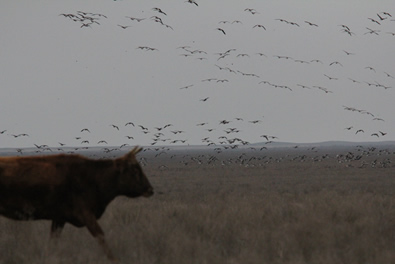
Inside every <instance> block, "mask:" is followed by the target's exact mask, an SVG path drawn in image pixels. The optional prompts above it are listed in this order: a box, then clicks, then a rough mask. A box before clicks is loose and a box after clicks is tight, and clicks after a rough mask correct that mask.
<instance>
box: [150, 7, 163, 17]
mask: <svg viewBox="0 0 395 264" xmlns="http://www.w3.org/2000/svg"><path fill="white" fill-rule="evenodd" d="M152 10H154V11H157V12H159V13H161V14H163V15H165V16H167V14H166V13H165V12H163V11H162V9H160V8H157V7H154V8H152Z"/></svg>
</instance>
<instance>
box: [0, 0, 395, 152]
mask: <svg viewBox="0 0 395 264" xmlns="http://www.w3.org/2000/svg"><path fill="white" fill-rule="evenodd" d="M196 3H197V4H198V6H196V5H195V4H193V3H188V2H187V1H184V0H169V1H129V0H117V1H113V0H95V1H80V0H78V1H64V0H62V1H2V2H1V3H0V25H1V26H0V36H1V37H0V47H1V48H0V58H1V60H0V87H1V88H0V89H1V96H0V132H3V131H4V130H6V131H4V132H3V133H2V134H0V147H32V146H34V145H33V144H37V145H43V144H46V145H49V146H60V145H59V142H60V143H63V144H66V146H97V145H99V146H100V145H102V146H119V145H121V144H124V143H127V144H130V145H150V144H152V143H155V144H156V145H169V144H183V145H185V144H209V143H215V144H221V143H229V141H230V143H232V141H233V143H234V144H239V143H242V141H244V142H249V143H256V142H265V141H267V138H268V139H269V140H274V141H287V142H296V143H298V142H320V141H330V140H345V141H386V140H395V133H394V129H395V119H394V112H395V111H394V110H395V104H394V98H395V67H394V66H395V65H394V62H395V52H394V47H395V4H394V2H393V1H368V0H350V1H307V0H306V1H285V0H279V1H233V0H232V1H231V0H216V1H211V0H196ZM154 8H159V9H160V10H161V11H163V13H165V14H166V15H165V14H163V13H161V12H158V10H154ZM248 9H251V10H248ZM61 14H64V15H61ZM70 14H71V15H70ZM99 14H100V15H99ZM391 16H392V17H391ZM128 17H132V18H141V19H144V20H142V21H140V22H138V21H137V20H132V19H130V18H128ZM84 24H85V25H86V26H84ZM121 26H122V27H126V28H122V27H121ZM218 28H219V29H221V30H219V29H218ZM222 30H223V31H222ZM184 46H186V47H184ZM139 47H140V48H139ZM181 47H184V48H181ZM149 48H152V50H150V49H149ZM228 50H230V51H229V52H226V51H228ZM221 55H222V56H221ZM184 87H186V88H184ZM224 120H226V121H229V123H227V122H224V123H226V124H221V121H224ZM128 122H132V123H133V124H134V126H133V125H132V124H129V125H126V124H127V123H128ZM203 123H204V124H203ZM168 124H171V126H167V127H165V128H164V126H166V125H168ZM112 125H115V126H117V127H118V128H119V130H118V129H117V128H116V127H114V126H112ZM125 125H126V126H125ZM141 126H143V127H145V128H147V130H146V129H143V128H142V127H141ZM84 128H87V129H89V131H90V132H88V131H82V132H81V130H83V129H84ZM347 128H349V129H347ZM360 130H363V131H360ZM180 131H182V132H180ZM158 133H162V134H158ZM23 134H28V136H24V135H23ZM126 136H129V137H133V138H130V139H129V138H127V137H126ZM265 136H267V138H266V137H265ZM271 137H276V138H271ZM236 138H237V139H236ZM235 139H236V141H234V140H235ZM101 140H104V141H106V142H107V144H106V143H104V142H101V143H99V141H101ZM181 140H182V141H181ZM228 140H229V141H228ZM84 141H85V142H84ZM86 141H89V143H87V142H86ZM83 142H84V143H83Z"/></svg>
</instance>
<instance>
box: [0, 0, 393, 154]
mask: <svg viewBox="0 0 395 264" xmlns="http://www.w3.org/2000/svg"><path fill="white" fill-rule="evenodd" d="M185 4H190V5H192V6H194V7H196V8H201V5H199V3H198V2H197V1H194V0H188V1H185ZM146 11H147V12H145V14H146V16H144V17H135V16H125V17H124V21H125V23H118V24H116V26H117V27H119V28H120V29H121V30H128V29H130V28H133V27H137V26H139V25H141V24H143V23H155V24H158V25H160V26H162V27H163V28H164V29H166V30H172V31H175V30H177V28H176V27H175V26H174V25H169V24H168V22H167V21H166V20H167V18H168V17H169V16H170V14H169V12H168V11H167V10H164V9H163V8H159V7H152V8H151V9H150V10H146ZM240 11H243V12H245V13H246V14H249V15H251V16H256V17H258V16H259V14H261V11H260V10H256V9H254V8H245V9H244V10H240ZM59 16H61V17H64V18H65V19H68V20H70V21H73V22H75V23H77V24H78V26H79V27H80V28H82V29H88V30H89V29H91V30H93V29H96V27H99V26H100V25H102V23H104V22H103V21H106V22H107V21H109V20H110V19H111V17H109V16H107V15H105V14H101V13H92V12H86V11H76V12H74V13H62V14H59ZM260 20H262V19H261V18H260ZM260 20H256V21H257V23H252V24H251V25H249V26H248V27H249V28H250V30H252V31H262V32H267V31H269V30H271V28H270V26H271V25H273V22H272V23H270V24H269V25H266V24H264V23H262V22H258V21H260ZM274 20H275V21H276V23H283V24H284V25H289V26H290V27H296V28H301V27H311V28H317V29H318V28H320V25H319V23H318V22H314V21H313V22H311V21H307V20H304V21H303V22H299V21H291V20H290V19H284V18H276V19H274ZM394 21H395V19H393V18H392V14H391V13H389V12H385V11H382V12H378V13H372V16H371V17H368V18H367V19H366V22H367V23H369V24H368V26H365V30H364V32H363V33H362V35H371V36H381V35H383V34H385V35H389V36H395V32H391V31H386V32H382V31H381V29H380V27H381V26H382V25H383V24H389V23H394V25H395V22H394ZM236 25H244V22H243V21H242V20H236V19H235V20H229V21H228V20H219V21H218V26H217V27H213V31H217V32H218V34H222V35H224V36H226V35H229V34H231V33H229V32H232V28H231V27H234V26H236ZM336 26H337V27H338V28H339V34H346V35H348V36H350V37H355V36H356V35H357V33H356V31H354V29H352V28H351V26H348V25H345V24H340V25H336ZM135 49H136V51H142V52H160V48H158V47H152V46H149V45H147V46H137V47H135ZM174 49H175V50H176V51H177V52H178V55H179V56H180V57H183V58H185V59H187V60H191V63H192V61H214V63H213V64H212V67H213V72H216V73H217V74H215V75H217V76H214V77H209V78H205V79H201V80H199V82H196V83H190V84H188V85H185V86H182V87H177V88H176V89H179V90H183V91H188V90H191V89H195V88H196V87H197V86H199V85H203V84H204V83H207V84H218V85H228V83H230V82H232V80H233V79H234V78H236V77H237V78H248V79H249V80H256V85H258V86H260V87H264V88H274V89H284V90H287V91H290V92H291V91H295V90H305V89H306V90H316V91H319V92H322V93H323V94H331V93H335V92H336V91H335V90H334V89H331V87H328V86H325V85H321V84H306V83H294V84H282V83H278V81H275V80H274V81H273V80H269V79H266V78H264V77H262V76H261V74H259V73H257V72H255V73H252V72H246V71H244V70H242V69H240V68H237V67H236V66H233V63H232V62H233V61H234V60H237V59H243V58H245V59H248V58H252V57H254V58H262V59H263V60H271V61H273V60H277V61H278V62H281V63H284V62H286V61H289V62H292V63H295V64H296V65H299V64H300V65H311V66H312V67H316V65H324V66H325V67H326V69H329V68H332V67H340V68H344V67H345V66H344V64H345V63H344V62H343V61H338V60H333V61H326V62H325V61H324V60H321V59H301V58H294V57H291V56H288V55H279V54H270V53H269V52H253V53H246V52H242V51H240V49H239V48H233V49H227V50H224V51H220V52H214V53H213V52H211V51H208V50H203V49H199V48H195V47H193V45H191V44H189V45H182V46H177V47H174ZM341 52H343V55H344V56H343V58H344V59H345V58H346V57H352V56H356V54H355V53H354V52H353V51H347V50H342V51H341ZM361 71H366V73H368V72H369V73H371V74H373V76H375V78H377V79H376V80H375V81H370V80H369V81H365V80H356V79H354V78H351V77H344V76H332V75H331V74H329V73H327V72H325V71H323V72H322V79H323V80H326V81H330V82H331V83H335V82H338V81H339V80H342V81H348V82H349V84H350V85H351V84H354V85H358V86H359V87H362V86H363V87H371V88H376V89H381V90H382V91H387V90H390V89H392V86H391V84H392V83H393V82H394V81H395V77H394V76H395V74H392V73H389V71H384V70H379V69H376V68H374V67H372V66H370V65H365V66H363V67H362V68H361ZM219 75H221V76H227V77H221V78H220V77H218V76H219ZM377 80H380V81H377ZM210 99H211V96H210V95H207V96H205V95H202V96H201V97H200V98H198V99H197V100H198V101H199V102H201V103H202V104H208V103H209V102H210ZM343 108H344V110H345V111H351V112H355V113H359V114H361V115H365V116H367V117H369V118H370V119H371V120H372V121H374V122H377V127H378V129H377V130H376V131H369V132H366V133H369V134H370V136H371V137H372V138H382V137H385V136H386V135H387V133H388V132H386V131H382V129H380V128H379V127H380V123H384V122H385V120H384V118H381V117H380V115H376V114H373V113H372V111H369V110H365V109H358V108H356V107H354V106H344V105H343ZM241 123H243V126H244V127H245V126H248V129H251V130H255V131H258V132H257V141H259V140H261V141H264V142H265V143H266V144H268V143H271V142H273V141H274V140H278V137H277V136H276V135H270V134H268V133H262V131H263V127H262V126H260V125H262V124H263V123H264V118H263V116H262V115H261V116H260V117H259V118H255V119H253V118H250V119H247V118H245V117H244V118H243V117H232V118H228V119H223V120H218V122H217V123H216V124H213V123H209V122H200V123H197V124H196V127H198V128H199V129H201V131H202V138H201V143H202V144H204V145H220V146H223V147H227V146H230V147H233V148H237V146H239V145H249V144H250V143H251V142H249V141H248V140H244V139H242V138H241V137H239V136H236V135H238V133H240V132H241V129H240V128H239V126H238V125H239V124H241ZM108 126H109V127H110V128H111V129H113V130H114V132H118V134H117V137H123V138H124V139H125V143H124V144H122V145H121V146H120V147H119V148H118V149H120V148H123V147H126V146H129V145H135V144H139V142H138V140H137V139H138V138H139V137H140V136H141V135H145V136H146V137H147V136H148V137H150V140H151V143H150V145H151V146H154V145H171V144H173V145H188V144H190V142H189V140H188V131H185V130H183V129H182V128H180V129H179V128H177V126H176V125H173V124H166V125H162V126H154V127H148V126H146V125H143V124H135V121H133V122H130V121H128V122H127V123H125V124H122V125H119V124H108ZM342 129H344V130H345V131H350V132H351V133H354V134H355V135H359V134H363V133H365V130H366V129H364V128H363V127H356V126H354V125H350V126H348V127H345V128H342ZM78 132H79V133H78ZM78 132H77V131H76V135H75V136H74V141H73V142H68V143H67V144H65V143H62V142H59V147H64V146H71V145H74V146H75V145H77V147H76V150H78V149H81V148H88V147H90V146H104V145H112V143H111V140H109V139H106V138H103V139H94V138H96V137H91V136H90V135H91V128H89V127H87V128H81V129H80V131H78ZM214 132H217V134H216V136H215V137H214V136H211V134H210V133H214ZM203 133H204V134H203ZM2 136H8V137H14V138H15V139H16V138H21V137H29V134H28V133H15V134H14V133H7V130H6V129H4V130H2V131H0V138H1V137H2ZM32 143H33V142H32ZM34 145H35V146H36V147H37V150H38V151H45V150H48V151H49V150H51V148H50V147H48V146H47V145H45V144H38V143H37V142H34ZM104 150H105V151H108V152H110V151H111V148H104Z"/></svg>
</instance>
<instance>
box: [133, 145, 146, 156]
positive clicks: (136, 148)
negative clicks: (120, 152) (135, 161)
mask: <svg viewBox="0 0 395 264" xmlns="http://www.w3.org/2000/svg"><path fill="white" fill-rule="evenodd" d="M142 150H143V148H140V147H138V146H136V147H134V148H133V149H132V150H131V151H130V154H134V155H136V154H137V153H139V152H140V151H142Z"/></svg>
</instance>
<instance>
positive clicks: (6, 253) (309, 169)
mask: <svg viewBox="0 0 395 264" xmlns="http://www.w3.org/2000/svg"><path fill="white" fill-rule="evenodd" d="M160 151H164V152H163V153H162V154H160V155H158V154H159V153H160ZM350 152H351V153H353V156H351V155H350V156H348V158H347V154H349V153H350ZM357 154H362V157H357ZM213 157H215V158H213ZM356 157H357V158H356ZM394 158H395V154H394V152H393V151H388V150H387V149H386V150H383V149H376V150H373V151H372V150H370V151H365V150H363V151H362V150H360V149H359V150H358V149H356V148H355V147H353V148H349V149H331V151H330V152H329V154H328V153H327V152H326V150H318V151H317V150H312V149H307V148H303V149H300V148H299V149H293V148H292V149H290V148H286V149H282V150H276V151H274V150H270V149H268V150H257V149H248V148H246V149H244V150H238V151H233V152H231V151H223V152H221V153H217V152H213V151H212V150H210V151H208V150H200V151H198V152H196V151H189V150H183V151H179V152H172V151H171V150H166V149H165V150H159V151H158V150H157V151H155V150H151V151H147V152H145V153H143V157H142V160H141V161H142V163H143V164H145V166H144V170H145V172H146V174H147V176H148V177H149V179H150V181H151V183H152V185H153V186H154V188H155V192H156V193H155V195H154V196H153V197H152V198H149V199H144V198H139V199H134V200H131V199H127V198H123V197H119V198H117V199H116V200H115V201H114V202H112V203H111V204H110V206H109V207H108V208H107V211H106V212H105V214H104V216H103V217H102V219H101V220H100V224H101V226H102V227H103V229H104V231H105V234H106V238H107V241H108V243H109V245H110V247H111V248H112V249H113V251H114V253H115V255H116V256H118V257H119V259H120V261H121V263H144V264H146V263H166V264H168V263H229V264H233V263H243V264H244V263H328V264H329V263H331V264H332V263H345V264H354V263H395V175H394V172H395V167H394V165H395V163H394V162H395V161H394ZM391 161H392V163H391ZM0 195H1V194H0ZM49 229H50V223H49V222H48V221H34V222H15V221H11V220H8V219H6V218H4V217H0V251H1V254H0V263H7V264H8V263H10V264H11V263H18V264H20V263H29V264H33V263H51V264H55V263H107V262H108V261H107V260H106V259H105V257H104V255H103V253H102V252H101V250H100V249H99V247H98V245H97V244H96V241H95V240H94V239H93V238H92V237H91V236H90V234H89V233H88V231H87V230H86V228H82V229H78V228H75V227H73V226H70V225H66V227H65V229H64V231H63V233H62V235H61V237H60V239H59V240H58V241H56V242H54V241H49Z"/></svg>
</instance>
